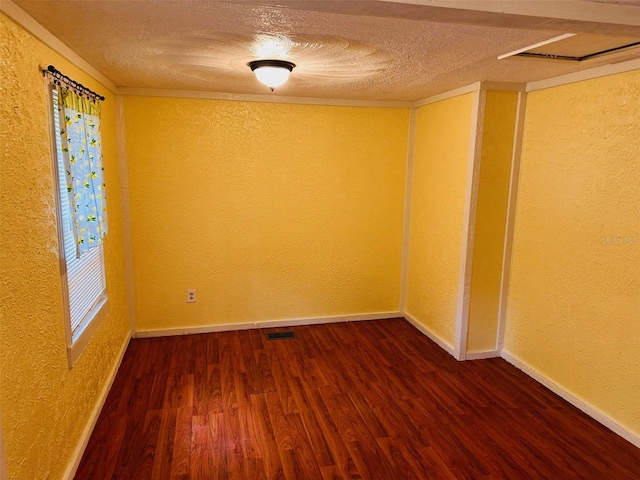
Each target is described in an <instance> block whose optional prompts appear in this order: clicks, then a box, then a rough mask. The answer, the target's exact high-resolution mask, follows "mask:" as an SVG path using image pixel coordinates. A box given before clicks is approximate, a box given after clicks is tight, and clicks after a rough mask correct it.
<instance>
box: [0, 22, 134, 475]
mask: <svg viewBox="0 0 640 480" xmlns="http://www.w3.org/2000/svg"><path fill="white" fill-rule="evenodd" d="M0 39H1V43H0V88H1V92H0V149H1V150H0V152H1V157H0V161H1V162H2V164H1V170H0V278H1V282H2V283H1V284H0V296H1V303H0V365H1V367H0V368H1V371H0V409H1V411H2V430H3V434H4V442H5V453H6V458H7V463H8V472H9V479H11V480H17V479H25V480H26V479H29V480H32V479H45V478H51V479H57V478H61V477H62V475H63V473H64V471H65V469H66V468H67V464H68V463H69V462H70V461H71V458H72V454H73V452H74V450H75V448H76V446H77V444H78V443H79V440H80V435H81V433H82V431H83V429H84V428H85V426H86V424H87V421H88V420H89V416H90V414H91V412H92V410H93V409H94V407H95V405H96V402H97V399H98V395H99V393H100V391H101V390H102V388H103V386H104V385H105V383H106V381H107V374H108V373H109V371H110V369H111V368H112V366H113V365H114V362H116V360H117V354H118V353H119V351H120V349H121V347H122V345H123V342H124V341H125V339H126V338H127V337H128V332H129V329H128V324H127V320H126V318H125V292H124V273H123V241H122V228H121V223H122V218H121V205H120V196H119V191H120V189H119V176H118V165H117V159H116V132H115V118H116V115H115V108H114V104H115V99H114V96H113V95H112V94H110V93H109V92H108V91H107V90H106V88H104V87H103V86H102V85H100V84H98V83H97V82H96V81H95V80H93V79H92V78H90V77H89V76H88V75H86V74H85V73H84V72H82V71H80V70H78V69H77V68H76V67H74V66H73V65H71V64H70V63H69V62H67V61H65V60H64V59H63V58H62V57H60V56H59V55H57V54H55V53H54V52H53V51H52V50H51V49H49V48H48V47H45V46H44V45H43V44H41V43H40V42H39V41H37V40H36V39H35V38H33V37H32V36H30V35H29V34H28V33H26V32H25V31H24V30H22V29H21V28H20V27H18V26H17V25H16V24H14V23H13V22H12V21H11V20H9V19H8V18H7V17H5V16H4V15H3V14H2V15H0ZM49 64H54V65H55V66H56V67H57V68H59V69H60V70H61V71H63V72H64V73H66V74H68V75H70V76H71V77H73V78H75V79H77V80H78V81H80V82H81V83H83V84H84V85H87V86H89V87H90V88H93V89H95V90H97V91H98V92H100V93H102V94H103V95H105V97H106V101H105V102H104V104H103V115H102V139H103V151H104V160H105V162H104V163H105V177H106V178H105V179H106V182H107V194H108V208H109V235H108V237H107V239H106V244H105V258H106V263H107V267H106V270H107V288H108V295H109V298H110V303H111V307H110V313H109V315H108V316H107V318H106V319H105V320H104V322H103V323H102V325H101V327H100V329H99V330H98V332H97V333H96V335H95V336H94V338H93V340H92V341H91V342H90V344H89V345H88V347H87V349H86V350H85V352H84V353H83V354H82V356H81V357H80V359H79V360H78V361H77V363H76V365H75V366H74V367H73V369H71V370H69V368H68V367H67V353H66V337H65V328H64V321H65V320H64V313H63V303H62V287H61V279H60V270H59V262H58V236H57V226H56V217H55V195H56V190H55V183H54V174H53V160H52V153H51V151H50V144H49V123H48V117H47V111H48V109H49V100H48V96H47V94H46V93H45V90H44V81H43V77H42V74H41V72H40V71H39V68H38V65H43V66H46V65H49Z"/></svg>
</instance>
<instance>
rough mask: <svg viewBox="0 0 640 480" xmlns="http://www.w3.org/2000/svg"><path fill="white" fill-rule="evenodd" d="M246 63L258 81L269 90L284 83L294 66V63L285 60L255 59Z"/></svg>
mask: <svg viewBox="0 0 640 480" xmlns="http://www.w3.org/2000/svg"><path fill="white" fill-rule="evenodd" d="M248 65H249V67H250V68H251V70H252V71H253V73H255V75H256V78H257V79H258V81H259V82H261V83H263V84H265V85H266V86H267V87H269V88H270V89H271V90H273V89H274V88H276V87H279V86H280V85H282V84H284V83H285V82H286V81H287V80H288V79H289V75H290V74H291V71H292V70H293V68H294V67H295V64H293V63H291V62H287V61H285V60H255V61H253V62H249V64H248Z"/></svg>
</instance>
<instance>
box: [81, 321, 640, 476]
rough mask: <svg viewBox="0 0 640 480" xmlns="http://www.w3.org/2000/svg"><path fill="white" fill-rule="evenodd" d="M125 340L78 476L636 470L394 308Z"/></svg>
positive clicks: (632, 457) (529, 387)
mask: <svg viewBox="0 0 640 480" xmlns="http://www.w3.org/2000/svg"><path fill="white" fill-rule="evenodd" d="M283 330H285V329H263V330H245V331H235V332H224V333H212V334H203V335H189V336H180V337H165V338H155V339H137V340H132V341H131V344H130V346H129V348H128V350H127V352H126V354H125V357H124V360H123V362H122V365H121V367H120V370H119V371H118V374H117V377H116V379H115V382H114V385H113V387H112V389H111V392H110V394H109V396H108V399H107V401H106V403H105V406H104V408H103V411H102V413H101V415H100V418H99V419H98V422H97V425H96V427H95V430H94V432H93V435H92V436H91V439H90V441H89V444H88V446H87V449H86V452H85V455H84V457H83V459H82V462H81V464H80V466H79V468H78V471H77V474H76V477H75V478H76V479H81V480H85V479H109V478H113V479H135V480H143V479H168V480H172V479H241V480H244V479H292V480H305V479H310V480H314V479H318V480H329V479H341V478H342V479H348V478H349V479H350V478H363V479H380V480H405V479H502V478H504V479H532V478H535V479H574V478H575V479H594V480H596V479H597V480H600V479H616V480H621V479H639V478H640V449H637V448H636V447H634V446H633V445H631V444H630V443H628V442H627V441H625V440H623V439H622V438H620V437H618V436H617V435H615V434H614V433H612V432H610V431H609V430H607V429H606V428H604V427H603V426H601V425H600V424H598V423H597V422H596V421H594V420H592V419H591V418H589V417H588V416H586V415H585V414H583V413H582V412H580V411H579V410H577V409H576V408H574V407H572V406H571V405H569V404H568V403H567V402H565V401H564V400H562V399H561V398H559V397H558V396H556V395H555V394H553V393H552V392H550V391H549V390H547V389H546V388H544V387H543V386H541V385H540V384H538V383H537V382H535V381H534V380H532V379H531V378H529V377H528V376H526V375H525V374H523V373H522V372H520V371H518V370H517V369H515V368H514V367H512V366H511V365H509V364H508V363H506V362H505V361H503V360H502V359H490V360H477V361H469V362H462V363H459V362H456V361H455V360H454V359H453V358H451V357H450V356H449V355H448V354H447V353H445V352H444V351H442V350H441V349H440V348H439V347H437V346H436V345H435V344H434V343H432V342H431V341H430V340H428V339H427V338H426V337H424V336H423V335H422V334H421V333H419V332H418V331H417V330H415V329H414V328H413V327H412V326H411V325H410V324H408V323H407V322H406V321H404V320H403V319H392V320H379V321H368V322H354V323H336V324H328V325H316V326H304V327H294V328H291V329H286V330H293V331H294V332H295V333H296V335H297V338H295V339H287V340H275V341H268V340H267V339H266V333H269V332H276V331H283Z"/></svg>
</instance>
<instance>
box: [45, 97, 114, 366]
mask: <svg viewBox="0 0 640 480" xmlns="http://www.w3.org/2000/svg"><path fill="white" fill-rule="evenodd" d="M58 94H59V90H58V88H57V86H55V85H53V86H52V96H51V98H52V116H53V122H52V124H53V138H54V139H55V147H56V148H55V151H56V154H55V166H56V179H57V182H56V183H57V192H58V195H57V203H58V236H59V241H60V269H61V272H62V285H63V296H64V302H65V306H66V308H65V310H66V330H67V351H68V360H69V367H72V366H73V364H74V363H75V361H76V360H77V359H78V357H79V356H80V354H81V353H82V351H83V350H84V348H85V347H86V345H87V344H88V343H89V340H90V339H91V336H92V335H93V333H94V332H95V331H96V330H97V328H98V326H99V324H100V322H101V321H102V319H103V318H104V317H105V315H106V313H107V310H108V302H107V291H106V281H105V271H104V256H103V247H102V244H100V245H96V246H94V247H92V248H90V249H89V250H87V251H85V252H83V253H81V254H80V255H79V256H78V250H77V248H76V240H75V236H74V231H73V217H72V206H71V205H70V203H71V202H70V200H69V195H68V192H67V172H66V169H65V161H64V157H63V151H62V148H63V147H62V143H63V140H62V137H61V135H60V132H61V125H60V118H59V114H58Z"/></svg>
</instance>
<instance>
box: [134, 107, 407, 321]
mask: <svg viewBox="0 0 640 480" xmlns="http://www.w3.org/2000/svg"><path fill="white" fill-rule="evenodd" d="M125 114H126V122H125V123H126V131H127V159H128V165H129V182H130V200H131V218H132V231H133V251H134V270H135V288H136V317H137V324H138V328H139V329H140V330H145V329H162V328H181V327H191V326H203V325H212V324H228V323H237V322H259V321H264V320H278V319H289V318H300V317H320V316H333V315H345V314H365V313H374V312H389V311H391V312H393V311H398V309H399V296H400V264H401V251H402V249H401V243H402V219H403V195H404V182H405V168H406V167H405V166H406V151H407V132H408V120H409V112H408V110H407V109H391V108H389V109H383V108H355V107H329V106H305V105H283V104H261V103H251V102H229V101H216V100H195V99H169V98H145V97H127V98H126V101H125ZM187 288H195V289H197V302H196V303H195V304H187V303H186V302H185V295H186V289H187Z"/></svg>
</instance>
